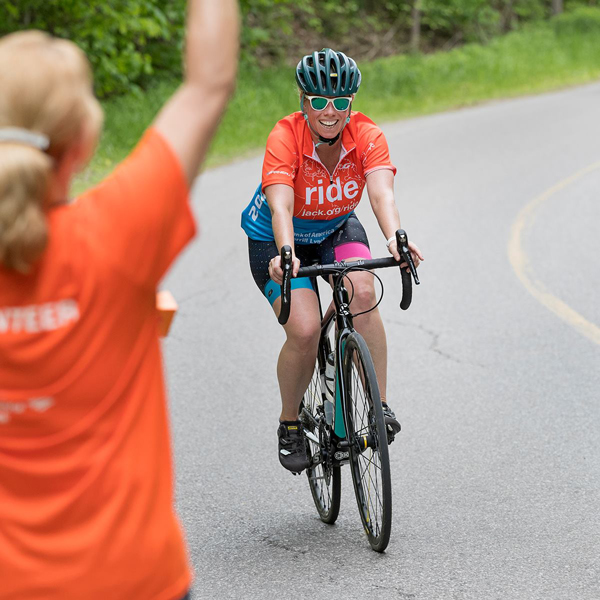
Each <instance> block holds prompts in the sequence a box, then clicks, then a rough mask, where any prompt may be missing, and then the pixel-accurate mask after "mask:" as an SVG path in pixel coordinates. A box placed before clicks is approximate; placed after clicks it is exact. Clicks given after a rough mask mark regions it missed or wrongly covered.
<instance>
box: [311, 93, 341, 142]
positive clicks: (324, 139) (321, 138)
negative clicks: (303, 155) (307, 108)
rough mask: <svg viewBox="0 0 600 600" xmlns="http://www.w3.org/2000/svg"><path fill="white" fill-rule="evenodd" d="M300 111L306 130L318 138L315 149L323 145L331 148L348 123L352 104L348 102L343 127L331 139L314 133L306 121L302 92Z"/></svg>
mask: <svg viewBox="0 0 600 600" xmlns="http://www.w3.org/2000/svg"><path fill="white" fill-rule="evenodd" d="M300 111H301V112H302V115H303V116H304V120H305V121H306V124H307V125H308V128H309V129H310V130H311V131H312V132H313V133H314V134H315V135H316V136H317V137H318V138H319V143H318V144H315V148H318V147H319V146H322V145H323V144H328V145H329V146H333V145H334V144H335V143H336V142H337V141H338V140H339V139H340V136H341V135H342V131H344V127H346V125H347V124H348V123H350V113H351V112H352V102H350V106H349V107H348V116H347V117H346V120H345V121H344V125H343V126H342V128H341V129H340V130H339V132H338V133H337V135H336V136H335V137H332V138H326V137H323V136H322V135H321V134H320V133H318V132H317V131H315V129H314V127H313V126H312V125H311V124H310V121H309V120H308V115H307V114H306V113H305V112H304V92H303V93H302V97H301V98H300Z"/></svg>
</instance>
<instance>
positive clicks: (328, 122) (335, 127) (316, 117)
mask: <svg viewBox="0 0 600 600" xmlns="http://www.w3.org/2000/svg"><path fill="white" fill-rule="evenodd" d="M326 97H327V98H330V97H331V96H326ZM331 98H332V97H331ZM353 98H354V96H353ZM303 106H304V113H305V114H306V115H307V116H308V122H309V123H310V125H311V127H312V128H313V130H314V131H316V132H317V134H319V135H320V136H322V137H324V138H326V139H331V138H334V137H335V136H336V135H337V134H338V133H339V132H340V131H341V130H342V128H343V127H344V123H345V122H346V119H347V118H348V115H349V114H350V107H349V108H348V109H347V110H343V111H338V110H336V109H335V108H334V106H333V102H329V103H328V104H327V106H326V107H325V109H324V110H319V111H317V110H314V109H313V108H312V107H311V105H310V102H309V101H308V100H307V99H306V98H305V99H304V105H303Z"/></svg>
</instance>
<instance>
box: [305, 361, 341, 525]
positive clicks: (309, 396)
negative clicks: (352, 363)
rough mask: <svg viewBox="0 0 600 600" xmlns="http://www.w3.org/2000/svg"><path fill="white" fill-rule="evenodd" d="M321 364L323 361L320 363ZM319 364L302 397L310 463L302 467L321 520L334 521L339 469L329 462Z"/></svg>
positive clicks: (337, 512)
mask: <svg viewBox="0 0 600 600" xmlns="http://www.w3.org/2000/svg"><path fill="white" fill-rule="evenodd" d="M323 367H324V365H323ZM321 369H322V367H321V366H320V365H319V360H318V359H317V362H316V365H315V370H314V373H313V376H312V379H311V381H310V384H309V386H308V389H307V390H306V392H305V394H304V398H303V399H302V409H301V411H300V419H301V421H302V423H303V425H304V431H305V436H306V449H307V454H308V458H309V460H310V461H311V465H310V466H309V467H308V469H306V474H307V476H308V485H309V487H310V491H311V494H312V497H313V500H314V503H315V506H316V507H317V511H318V512H319V516H320V517H321V521H323V522H324V523H330V524H331V523H335V520H336V519H337V518H338V514H339V512H340V498H341V481H342V478H341V473H340V467H339V466H334V465H333V462H332V461H333V455H332V454H333V453H332V451H331V427H330V426H329V425H327V422H326V421H325V414H324V412H323V398H324V393H323V392H324V390H323V385H324V383H323V376H322V374H321Z"/></svg>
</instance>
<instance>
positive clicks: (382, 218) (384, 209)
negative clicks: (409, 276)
mask: <svg viewBox="0 0 600 600" xmlns="http://www.w3.org/2000/svg"><path fill="white" fill-rule="evenodd" d="M367 192H368V194H369V200H370V201H371V207H372V208H373V213H374V214H375V217H376V218H377V222H378V223H379V227H380V228H381V231H382V232H383V235H384V236H385V239H386V240H388V239H390V238H391V237H393V236H394V235H395V233H396V231H397V230H398V229H400V215H399V214H398V208H397V207H396V202H395V200H394V173H393V171H391V170H390V169H379V170H377V171H373V172H372V173H369V175H367ZM408 246H409V248H410V250H411V254H412V257H413V260H414V261H415V266H418V265H419V262H420V261H422V260H424V258H423V255H422V254H421V251H420V250H419V248H418V247H417V245H416V244H413V243H412V242H411V241H410V240H409V242H408ZM388 250H389V251H390V254H392V255H393V257H394V258H395V259H396V260H400V254H399V253H398V248H397V246H396V241H395V240H394V241H392V242H391V243H390V245H389V246H388Z"/></svg>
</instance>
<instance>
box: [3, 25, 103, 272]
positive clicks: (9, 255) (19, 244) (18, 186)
mask: <svg viewBox="0 0 600 600" xmlns="http://www.w3.org/2000/svg"><path fill="white" fill-rule="evenodd" d="M101 125H102V110H101V108H100V105H99V104H98V101H97V100H96V99H95V97H94V94H93V91H92V75H91V69H90V66H89V63H88V61H87V58H86V57H85V55H84V53H83V52H82V51H81V50H80V49H79V48H78V47H77V46H76V45H75V44H73V43H72V42H69V41H67V40H61V39H57V38H53V37H51V36H49V35H48V34H45V33H42V32H40V31H25V32H20V33H13V34H11V35H8V36H6V37H4V38H2V39H0V128H2V127H17V128H22V129H26V130H29V131H32V132H35V133H38V134H43V135H45V136H47V137H48V139H49V141H50V145H49V147H48V149H47V150H46V151H45V152H44V151H42V150H39V149H37V148H35V147H32V146H28V145H26V144H23V143H17V142H0V263H1V264H3V265H4V266H5V267H8V268H10V269H14V270H16V271H20V272H23V273H27V272H28V271H29V270H30V268H31V266H32V264H33V263H34V262H35V261H36V260H37V259H38V258H39V257H40V256H41V254H42V253H43V252H44V250H45V248H46V245H47V243H48V227H47V223H46V216H45V208H46V205H47V202H48V193H49V187H50V183H51V179H52V171H53V169H54V167H55V165H56V164H57V163H58V162H59V161H60V159H61V157H62V155H63V154H64V152H65V151H66V150H68V149H69V148H71V147H72V146H73V145H74V144H76V143H81V142H82V141H83V139H84V136H85V135H87V136H88V139H87V141H88V142H89V143H93V144H94V145H95V143H96V141H97V138H98V135H99V132H100V128H101Z"/></svg>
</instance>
